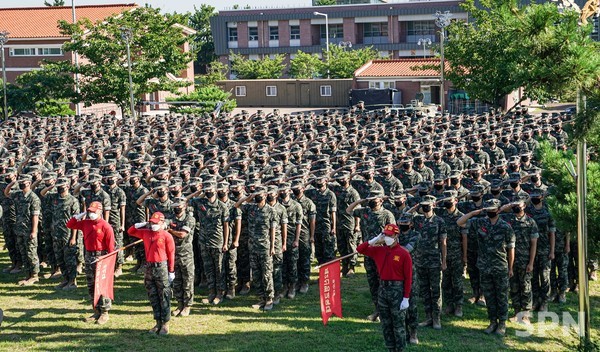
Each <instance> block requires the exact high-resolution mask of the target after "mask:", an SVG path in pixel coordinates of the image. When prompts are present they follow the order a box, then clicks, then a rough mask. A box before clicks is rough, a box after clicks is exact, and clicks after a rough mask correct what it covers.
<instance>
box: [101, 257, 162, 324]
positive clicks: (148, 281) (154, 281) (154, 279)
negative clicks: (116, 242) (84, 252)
mask: <svg viewBox="0 0 600 352" xmlns="http://www.w3.org/2000/svg"><path fill="white" fill-rule="evenodd" d="M94 266H95V264H94ZM144 287H145V288H146V292H148V298H149V300H150V305H151V306H152V313H153V316H154V320H157V321H162V322H163V323H166V322H168V321H169V320H171V298H172V297H173V290H172V289H171V287H170V286H169V268H168V265H167V261H164V262H159V263H146V271H145V272H144Z"/></svg>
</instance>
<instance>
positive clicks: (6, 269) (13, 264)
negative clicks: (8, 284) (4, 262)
mask: <svg viewBox="0 0 600 352" xmlns="http://www.w3.org/2000/svg"><path fill="white" fill-rule="evenodd" d="M15 267H16V265H15V263H11V264H10V266H7V267H6V268H4V269H2V272H3V273H7V274H8V273H10V272H11V271H12V270H13V269H14V268H15Z"/></svg>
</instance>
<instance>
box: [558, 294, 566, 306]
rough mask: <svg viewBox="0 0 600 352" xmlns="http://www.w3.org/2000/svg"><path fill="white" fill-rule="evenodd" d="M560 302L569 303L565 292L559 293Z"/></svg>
mask: <svg viewBox="0 0 600 352" xmlns="http://www.w3.org/2000/svg"><path fill="white" fill-rule="evenodd" d="M558 303H561V304H562V303H567V296H566V295H565V293H564V292H561V293H559V294H558Z"/></svg>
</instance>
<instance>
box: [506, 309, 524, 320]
mask: <svg viewBox="0 0 600 352" xmlns="http://www.w3.org/2000/svg"><path fill="white" fill-rule="evenodd" d="M520 312H521V311H520V310H518V309H516V308H515V315H513V316H512V317H510V318H508V321H510V322H511V323H516V322H517V321H519V319H520V318H519V313H520Z"/></svg>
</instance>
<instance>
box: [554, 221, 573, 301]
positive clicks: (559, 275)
mask: <svg viewBox="0 0 600 352" xmlns="http://www.w3.org/2000/svg"><path fill="white" fill-rule="evenodd" d="M555 237H556V242H555V244H554V260H552V263H551V268H550V287H551V289H552V291H554V292H557V293H564V292H566V291H567V287H568V286H569V277H568V275H569V254H567V253H565V244H566V243H565V242H566V240H567V238H566V237H567V236H566V234H565V233H564V232H563V231H559V230H557V231H556V234H555Z"/></svg>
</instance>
